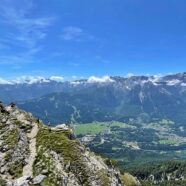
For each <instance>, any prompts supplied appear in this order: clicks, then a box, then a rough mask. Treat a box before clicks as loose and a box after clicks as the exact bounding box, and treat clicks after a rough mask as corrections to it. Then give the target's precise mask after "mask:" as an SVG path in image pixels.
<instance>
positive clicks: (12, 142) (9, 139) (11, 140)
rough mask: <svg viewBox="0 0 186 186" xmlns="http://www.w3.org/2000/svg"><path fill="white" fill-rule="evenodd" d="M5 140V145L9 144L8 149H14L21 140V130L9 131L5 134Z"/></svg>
mask: <svg viewBox="0 0 186 186" xmlns="http://www.w3.org/2000/svg"><path fill="white" fill-rule="evenodd" d="M3 139H4V142H3V145H7V146H8V149H13V148H16V146H17V143H18V141H19V132H18V130H17V129H12V130H10V131H8V132H7V133H6V134H5V135H4V136H3Z"/></svg>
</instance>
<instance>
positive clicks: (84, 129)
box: [75, 121, 129, 135]
mask: <svg viewBox="0 0 186 186" xmlns="http://www.w3.org/2000/svg"><path fill="white" fill-rule="evenodd" d="M109 126H110V127H121V128H124V127H129V126H128V125H127V124H125V123H121V122H117V121H114V122H93V123H87V124H77V125H76V127H75V133H76V135H80V134H81V135H86V134H91V135H94V134H99V133H100V132H103V131H104V130H105V129H106V128H108V127H109Z"/></svg>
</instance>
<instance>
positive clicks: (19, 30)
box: [0, 0, 55, 64]
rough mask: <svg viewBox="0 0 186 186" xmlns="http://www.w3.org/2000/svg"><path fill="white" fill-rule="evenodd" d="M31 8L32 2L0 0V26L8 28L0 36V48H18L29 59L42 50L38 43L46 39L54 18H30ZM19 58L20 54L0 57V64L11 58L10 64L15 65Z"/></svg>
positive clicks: (32, 6)
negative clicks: (6, 31)
mask: <svg viewBox="0 0 186 186" xmlns="http://www.w3.org/2000/svg"><path fill="white" fill-rule="evenodd" d="M33 8H34V4H33V1H32V0H19V1H15V0H1V3H0V25H1V26H4V27H7V28H9V29H8V30H9V32H8V33H6V35H4V36H1V41H0V43H1V45H0V46H1V47H2V46H9V47H10V48H11V49H14V48H15V47H16V48H17V47H19V48H21V49H22V50H25V51H26V53H27V57H29V58H31V56H34V55H35V54H36V53H38V52H39V51H40V50H41V49H42V47H41V46H40V44H39V42H40V41H41V40H43V39H45V38H46V37H47V31H48V28H49V27H50V26H51V25H52V24H53V22H54V20H55V18H54V17H33V16H31V11H32V9H33ZM10 28H11V29H10ZM25 51H24V52H25ZM22 52H23V51H21V53H22ZM20 56H22V54H20V53H16V55H12V56H9V55H8V56H0V63H1V64H2V63H6V61H8V60H6V58H11V59H12V60H11V61H12V62H13V61H15V63H17V62H18V61H19V60H20V59H19V57H20ZM21 61H23V60H21Z"/></svg>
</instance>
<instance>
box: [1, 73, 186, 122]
mask: <svg viewBox="0 0 186 186" xmlns="http://www.w3.org/2000/svg"><path fill="white" fill-rule="evenodd" d="M7 98H8V99H7ZM0 99H2V100H5V101H10V100H11V101H12V100H18V101H19V102H18V105H19V106H20V107H21V108H24V109H26V110H27V111H30V112H32V113H33V114H35V115H37V116H38V117H41V118H42V119H45V118H44V117H43V116H44V115H45V114H44V113H45V112H47V113H48V114H49V118H50V119H51V122H53V123H59V122H83V123H86V122H92V121H111V120H118V121H123V120H125V119H128V118H137V117H139V116H141V115H142V116H144V115H145V116H146V118H149V119H152V118H156V117H158V118H168V119H171V120H173V121H176V122H177V123H179V122H180V123H184V122H185V121H186V73H179V74H174V75H168V76H163V77H158V76H131V77H128V78H124V77H119V76H118V77H117V76H115V77H109V76H105V77H103V78H96V77H91V78H89V79H87V80H80V81H72V82H56V81H50V82H40V83H34V84H16V85H0ZM62 118H63V119H62Z"/></svg>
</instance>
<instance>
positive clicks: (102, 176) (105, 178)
mask: <svg viewBox="0 0 186 186" xmlns="http://www.w3.org/2000/svg"><path fill="white" fill-rule="evenodd" d="M98 177H99V178H100V180H101V186H109V185H110V179H109V178H108V176H107V173H106V172H105V171H104V170H100V171H99V172H98Z"/></svg>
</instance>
